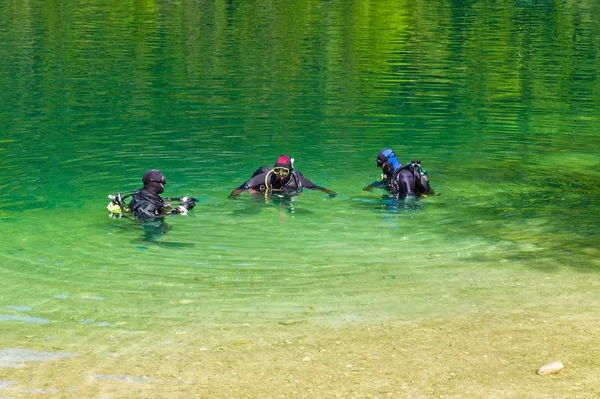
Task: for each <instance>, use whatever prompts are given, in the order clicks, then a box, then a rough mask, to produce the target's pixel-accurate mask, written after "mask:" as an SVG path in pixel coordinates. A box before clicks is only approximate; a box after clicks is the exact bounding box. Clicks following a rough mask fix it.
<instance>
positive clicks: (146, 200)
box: [129, 188, 165, 221]
mask: <svg viewBox="0 0 600 399" xmlns="http://www.w3.org/2000/svg"><path fill="white" fill-rule="evenodd" d="M129 209H130V210H131V212H132V213H133V216H135V217H136V218H137V219H139V220H144V221H152V220H155V219H156V218H158V217H159V216H161V215H163V212H164V210H165V202H164V200H163V199H162V198H160V196H159V195H158V194H155V193H154V192H152V191H151V190H149V189H147V188H142V189H141V190H139V191H138V192H136V193H135V194H133V199H132V200H131V202H130V203H129Z"/></svg>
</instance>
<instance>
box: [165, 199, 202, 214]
mask: <svg viewBox="0 0 600 399" xmlns="http://www.w3.org/2000/svg"><path fill="white" fill-rule="evenodd" d="M178 200H179V201H181V202H182V203H181V205H179V206H178V207H177V208H174V209H171V211H170V212H169V214H170V215H187V213H188V211H191V210H192V209H193V208H194V207H195V206H196V202H197V201H198V200H197V199H196V198H191V197H181V198H178Z"/></svg>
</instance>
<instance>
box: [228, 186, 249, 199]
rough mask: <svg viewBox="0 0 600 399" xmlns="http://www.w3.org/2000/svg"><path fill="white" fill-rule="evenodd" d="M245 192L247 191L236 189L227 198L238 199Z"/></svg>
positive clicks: (240, 188)
mask: <svg viewBox="0 0 600 399" xmlns="http://www.w3.org/2000/svg"><path fill="white" fill-rule="evenodd" d="M244 191H246V189H245V188H242V187H238V188H234V189H233V191H232V192H231V194H229V196H228V197H227V198H231V199H236V198H237V197H239V196H240V194H241V193H243V192H244Z"/></svg>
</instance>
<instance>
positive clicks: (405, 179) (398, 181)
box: [381, 164, 432, 197]
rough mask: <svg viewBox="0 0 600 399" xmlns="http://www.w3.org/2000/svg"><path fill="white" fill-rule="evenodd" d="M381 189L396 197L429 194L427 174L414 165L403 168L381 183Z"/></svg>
mask: <svg viewBox="0 0 600 399" xmlns="http://www.w3.org/2000/svg"><path fill="white" fill-rule="evenodd" d="M381 187H382V188H384V189H385V190H387V191H388V192H389V193H390V194H391V195H393V196H396V197H405V196H410V195H423V194H425V195H426V194H429V193H430V192H431V191H432V190H431V187H430V186H429V179H428V177H427V172H425V171H424V170H423V169H421V168H420V167H415V166H414V165H412V164H407V165H404V166H401V167H400V168H399V169H397V170H396V171H395V172H394V173H393V174H392V175H391V176H390V177H387V178H385V179H383V180H382V181H381Z"/></svg>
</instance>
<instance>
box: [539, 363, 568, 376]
mask: <svg viewBox="0 0 600 399" xmlns="http://www.w3.org/2000/svg"><path fill="white" fill-rule="evenodd" d="M564 367H565V366H564V364H562V363H561V362H552V363H548V364H546V365H544V366H542V367H540V368H539V369H538V371H537V373H538V374H539V375H549V374H556V373H558V372H559V371H560V370H562V369H563V368H564Z"/></svg>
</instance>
